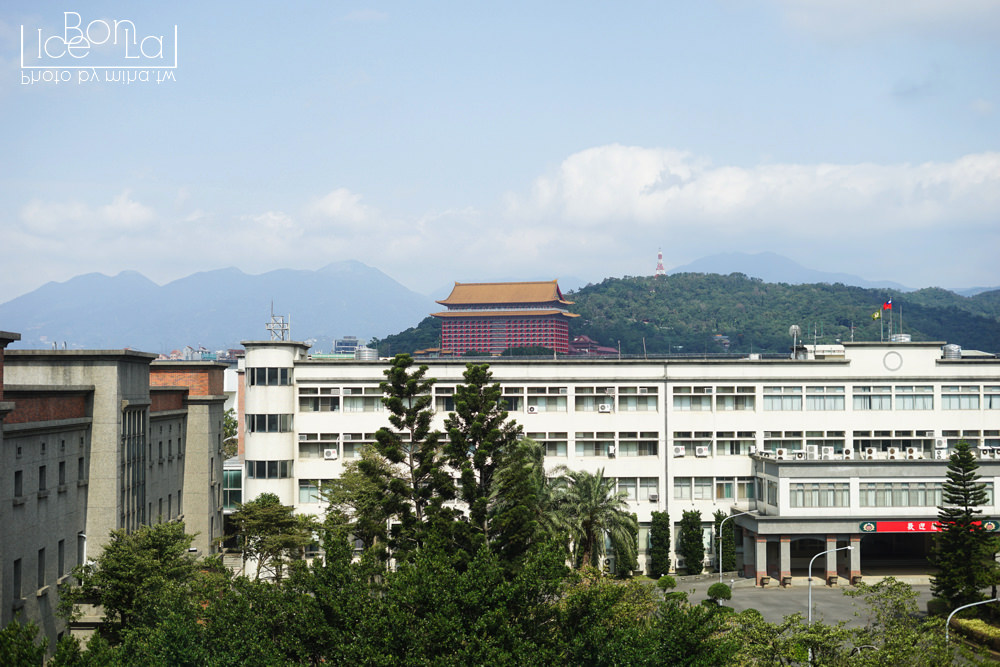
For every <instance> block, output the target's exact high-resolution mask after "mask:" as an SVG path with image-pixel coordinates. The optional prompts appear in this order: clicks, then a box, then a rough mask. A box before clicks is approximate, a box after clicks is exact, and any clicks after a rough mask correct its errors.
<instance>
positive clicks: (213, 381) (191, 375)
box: [149, 362, 225, 396]
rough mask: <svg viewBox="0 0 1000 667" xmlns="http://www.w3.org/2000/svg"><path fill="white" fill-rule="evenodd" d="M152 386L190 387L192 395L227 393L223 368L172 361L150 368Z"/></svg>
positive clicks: (150, 383)
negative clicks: (168, 363)
mask: <svg viewBox="0 0 1000 667" xmlns="http://www.w3.org/2000/svg"><path fill="white" fill-rule="evenodd" d="M149 386H150V387H188V388H189V389H190V390H191V395H192V396H220V395H222V394H224V393H225V389H224V384H223V368H221V367H219V366H211V367H206V366H194V365H188V364H184V363H176V365H175V364H174V362H171V363H170V365H169V367H168V366H167V365H166V364H163V365H160V364H153V365H152V366H150V369H149Z"/></svg>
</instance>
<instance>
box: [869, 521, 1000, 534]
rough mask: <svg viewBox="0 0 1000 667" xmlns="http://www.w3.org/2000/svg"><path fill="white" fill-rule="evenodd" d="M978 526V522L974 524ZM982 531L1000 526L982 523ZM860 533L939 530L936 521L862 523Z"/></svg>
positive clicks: (934, 531) (939, 527)
mask: <svg viewBox="0 0 1000 667" xmlns="http://www.w3.org/2000/svg"><path fill="white" fill-rule="evenodd" d="M976 525H979V522H976ZM982 525H983V529H984V530H988V531H990V532H994V531H996V530H998V529H1000V525H998V524H997V522H996V521H994V520H993V519H987V520H986V521H983V522H982ZM860 528H861V532H862V533H936V532H938V531H939V530H941V526H940V524H938V522H937V521H934V520H929V521H863V522H861V525H860Z"/></svg>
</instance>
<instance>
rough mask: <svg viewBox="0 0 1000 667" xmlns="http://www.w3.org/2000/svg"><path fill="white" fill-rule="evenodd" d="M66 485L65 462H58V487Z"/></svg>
mask: <svg viewBox="0 0 1000 667" xmlns="http://www.w3.org/2000/svg"><path fill="white" fill-rule="evenodd" d="M65 483H66V462H65V461H60V462H59V486H62V485H63V484H65Z"/></svg>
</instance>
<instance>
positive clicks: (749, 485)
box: [736, 477, 756, 500]
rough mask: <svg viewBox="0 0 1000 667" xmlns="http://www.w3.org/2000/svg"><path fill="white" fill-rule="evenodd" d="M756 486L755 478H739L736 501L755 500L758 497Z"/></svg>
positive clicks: (737, 479) (737, 480)
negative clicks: (755, 492) (755, 491)
mask: <svg viewBox="0 0 1000 667" xmlns="http://www.w3.org/2000/svg"><path fill="white" fill-rule="evenodd" d="M754 486H755V485H754V479H753V477H737V478H736V500H753V499H754V498H755V497H756V496H755V494H754Z"/></svg>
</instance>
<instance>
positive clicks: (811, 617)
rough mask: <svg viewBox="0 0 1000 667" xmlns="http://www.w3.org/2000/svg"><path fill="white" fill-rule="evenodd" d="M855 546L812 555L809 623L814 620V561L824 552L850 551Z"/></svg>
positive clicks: (810, 564)
mask: <svg viewBox="0 0 1000 667" xmlns="http://www.w3.org/2000/svg"><path fill="white" fill-rule="evenodd" d="M853 548H854V547H851V546H848V547H839V548H837V549H827V550H826V551H820V552H819V553H818V554H816V555H815V556H813V557H812V560H810V561H809V625H812V622H813V562H814V561H815V560H816V559H817V558H819V557H820V556H822V555H823V554H828V553H832V552H834V551H844V550H847V551H850V550H851V549H853Z"/></svg>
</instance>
